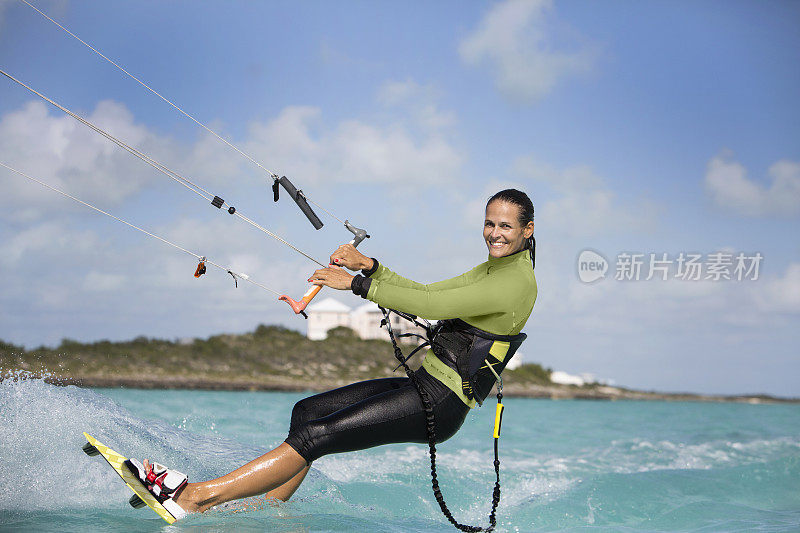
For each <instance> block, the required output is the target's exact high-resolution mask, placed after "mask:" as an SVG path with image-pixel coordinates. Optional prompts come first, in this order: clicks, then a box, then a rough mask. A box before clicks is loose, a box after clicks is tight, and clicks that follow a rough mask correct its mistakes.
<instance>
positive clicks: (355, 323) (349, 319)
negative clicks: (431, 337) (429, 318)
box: [306, 298, 424, 342]
mask: <svg viewBox="0 0 800 533" xmlns="http://www.w3.org/2000/svg"><path fill="white" fill-rule="evenodd" d="M306 313H307V314H308V332H307V334H306V336H307V337H308V338H309V339H311V340H321V339H324V338H326V337H327V336H328V331H329V330H331V329H333V328H335V327H339V326H345V327H348V328H350V329H352V330H353V331H355V332H356V335H358V336H359V337H360V338H362V339H384V340H389V334H388V333H387V331H386V328H382V327H380V325H381V320H383V313H381V310H380V309H378V305H377V304H374V303H372V302H368V303H365V304H363V305H360V306H358V307H356V308H355V309H350V308H349V307H348V306H346V305H345V304H343V303H341V302H339V301H338V300H334V299H333V298H326V299H324V300H322V301H321V302H317V303H315V304H312V305H309V306H308V308H307V309H306ZM391 324H392V330H393V331H394V332H395V334H398V333H419V334H423V333H424V331H423V330H422V328H419V327H417V326H415V325H414V324H412V323H411V322H409V321H407V320H405V319H403V318H400V317H399V316H397V315H391ZM400 340H402V339H400ZM416 341H417V338H416V337H412V338H411V340H409V341H407V342H416Z"/></svg>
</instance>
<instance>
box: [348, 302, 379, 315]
mask: <svg viewBox="0 0 800 533" xmlns="http://www.w3.org/2000/svg"><path fill="white" fill-rule="evenodd" d="M380 312H381V310H380V309H378V304H376V303H373V302H367V303H365V304H362V305H359V306H358V307H356V308H355V309H353V314H354V315H355V314H359V315H360V314H362V313H380Z"/></svg>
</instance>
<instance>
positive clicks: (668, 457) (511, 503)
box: [0, 379, 800, 532]
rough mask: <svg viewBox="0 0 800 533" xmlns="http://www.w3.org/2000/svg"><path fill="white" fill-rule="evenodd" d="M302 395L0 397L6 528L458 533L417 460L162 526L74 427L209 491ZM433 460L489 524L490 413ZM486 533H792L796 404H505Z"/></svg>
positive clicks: (478, 416) (67, 391) (380, 457)
mask: <svg viewBox="0 0 800 533" xmlns="http://www.w3.org/2000/svg"><path fill="white" fill-rule="evenodd" d="M302 396H303V395H302V394H288V393H265V392H207V391H142V390H125V389H81V388H77V387H74V386H69V387H58V386H54V385H49V384H47V383H44V382H42V381H41V380H38V379H21V380H16V381H14V380H5V381H3V382H2V383H0V530H2V531H58V532H68V531H75V532H78V531H80V532H87V531H112V532H113V531H120V532H121V531H159V530H160V531H174V532H178V531H213V532H217V531H283V532H294V531H297V532H307V531H308V532H311V531H315V532H316V531H342V532H345V531H347V532H349V531H381V532H389V531H393V532H394V531H396V532H401V531H402V532H405V531H414V532H429V531H455V529H454V528H452V526H450V525H449V524H448V523H447V522H446V521H445V519H444V517H442V515H441V514H440V511H439V509H438V506H437V504H436V502H435V500H434V498H433V495H432V493H431V489H430V478H429V468H428V458H427V447H426V446H422V445H392V446H385V447H380V448H375V449H372V450H367V451H363V452H356V453H350V454H341V455H334V456H329V457H324V458H322V459H320V460H319V461H317V462H315V463H314V465H313V467H312V470H311V473H310V474H309V476H308V478H307V479H306V481H305V483H304V484H303V486H302V487H301V488H300V489H299V490H298V492H297V493H296V494H295V497H294V498H293V500H292V501H290V502H288V503H285V504H280V505H276V504H269V503H267V502H265V501H264V500H263V499H257V498H251V499H248V500H243V501H241V502H237V503H233V504H228V505H225V506H222V508H218V509H215V510H212V511H210V512H208V513H205V514H203V515H192V516H190V517H189V518H187V519H185V520H183V521H180V522H177V523H176V524H174V525H173V526H168V525H167V524H166V522H163V521H162V520H161V519H160V518H158V517H157V516H156V515H155V514H154V513H152V512H151V511H149V510H148V509H146V508H145V509H141V510H136V509H133V508H132V507H130V506H129V505H128V503H127V501H128V498H129V496H130V491H129V490H128V488H127V487H125V486H124V484H123V483H122V482H121V481H120V480H119V478H118V477H117V475H116V474H115V473H114V472H113V471H112V470H111V469H110V468H109V467H108V465H107V464H106V463H105V462H103V461H102V459H101V458H99V457H93V458H90V457H88V456H86V455H85V454H84V453H83V452H82V451H81V446H82V445H83V443H84V438H83V436H82V432H83V431H87V432H89V433H91V434H93V435H94V436H96V437H97V438H98V439H99V440H100V441H101V442H103V443H105V444H107V445H109V446H111V447H112V448H114V449H115V450H117V451H119V452H120V453H123V454H125V455H128V456H133V457H139V458H142V457H145V456H146V457H150V458H152V459H155V460H158V461H160V462H163V463H165V464H167V465H170V466H172V467H175V468H177V469H179V470H182V471H184V472H186V473H187V474H189V477H190V479H191V480H201V479H207V478H210V477H216V476H218V475H220V474H222V473H225V472H228V471H229V470H231V469H233V468H235V467H238V466H240V465H241V464H243V463H244V462H246V461H248V460H250V459H252V458H254V457H256V456H258V455H260V454H261V453H263V452H264V451H266V450H267V449H269V448H271V447H273V446H276V445H277V444H279V443H280V442H282V441H283V439H284V437H285V435H286V430H287V428H288V420H289V414H290V412H291V408H292V405H293V404H294V402H295V401H297V400H298V399H300V398H301V397H302ZM492 403H493V402H489V403H487V405H486V406H484V407H483V408H481V409H477V410H475V411H474V412H473V413H472V414H471V415H470V416H469V417H468V418H467V421H466V423H465V425H464V427H463V428H462V429H461V431H460V432H459V433H458V434H457V435H456V436H455V437H453V438H452V439H451V440H449V441H448V442H446V443H444V444H442V445H441V446H440V447H439V450H440V454H439V465H440V466H439V473H440V482H441V484H442V489H443V493H444V495H445V499H446V500H447V503H448V504H449V506H450V508H451V510H452V511H453V512H454V514H455V515H456V517H457V518H458V519H459V520H460V521H462V522H467V523H472V524H479V525H485V524H486V523H487V518H486V515H487V513H488V510H489V507H490V503H491V490H492V487H493V468H492V460H493V456H492V439H491V428H492V424H493V416H494V413H493V411H494V405H493V404H492ZM506 408H507V409H506V413H505V416H504V421H503V436H502V438H501V462H502V470H501V474H502V502H501V504H500V507H499V509H498V528H497V530H498V531H578V530H580V531H625V532H636V531H703V532H706V531H707V532H717V531H800V405H744V404H711V403H709V404H706V403H688V402H687V403H666V402H591V401H549V400H527V399H513V398H512V399H508V400H507V401H506Z"/></svg>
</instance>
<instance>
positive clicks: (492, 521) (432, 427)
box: [378, 306, 503, 533]
mask: <svg viewBox="0 0 800 533" xmlns="http://www.w3.org/2000/svg"><path fill="white" fill-rule="evenodd" d="M378 308H379V309H380V310H381V313H383V320H381V326H386V331H387V332H388V333H389V338H390V339H391V341H392V347H393V348H394V356H395V358H397V360H398V361H400V365H399V366H398V367H397V368H399V367H400V366H402V367H403V370H405V371H406V375H407V376H408V378H409V379H410V380H411V382H412V383H413V384H414V387H415V388H416V389H417V392H418V393H419V396H420V399H421V400H422V406H423V408H424V409H425V427H426V430H427V433H428V449H429V452H430V457H431V487H432V489H433V496H434V498H436V502H437V503H438V504H439V508H440V509H441V510H442V514H443V515H444V516H445V518H447V520H448V521H449V522H450V523H451V524H453V526H455V527H456V528H457V529H459V530H460V531H465V532H468V533H475V532H478V531H486V532H489V531H493V530H494V528H495V526H496V525H497V506H498V505H499V504H500V456H499V440H500V425H501V422H502V418H503V403H502V401H503V380H502V379H500V375H499V374H498V373H497V372H495V370H494V369H493V368H492V367H491V365H488V366H489V368H490V369H491V370H492V373H493V374H494V375H495V377H497V380H498V381H497V411H496V414H495V421H494V472H495V476H496V481H495V484H494V490H493V491H492V510H491V512H490V513H489V527H481V526H471V525H468V524H462V523H460V522H459V521H458V520H456V519H455V517H454V516H453V513H452V512H450V509H449V508H448V507H447V504H446V503H445V501H444V496H443V495H442V490H441V488H440V487H439V479H438V476H437V473H436V421H435V417H434V414H433V407H432V405H431V401H430V398H429V397H428V393H427V392H426V391H425V389H423V388H422V385H421V384H420V383H419V381H418V380H417V376H416V374H415V373H414V371H413V370H411V368H410V367H409V366H408V363H407V361H408V360H409V359H410V358H411V356H412V355H414V354H415V353H416V352H417V351H419V350H420V349H421V348H422V347H424V346H433V342H434V340H435V338H436V334H437V333H438V327H436V326H431V325H430V324H429V323H427V321H426V324H421V323H420V322H418V321H417V320H416V318H417V317H415V316H413V315H409V314H407V313H403V312H400V311H396V310H394V309H389V310H387V309H385V308H383V307H381V306H378ZM389 313H395V314H397V315H398V316H401V317H403V318H405V319H406V320H409V321H411V322H413V323H414V324H416V325H417V326H420V327H422V328H424V329H425V332H426V335H427V339H425V341H426V342H425V343H423V344H422V345H420V346H418V347H417V348H416V349H415V350H414V351H413V352H411V355H409V356H408V357H405V356H404V355H403V351H402V350H401V349H400V347H399V346H398V345H397V339H396V338H395V337H409V336H415V337H420V338H422V336H421V335H417V334H409V333H401V334H399V335H397V336H395V333H394V331H392V323H391V320H389ZM395 370H396V369H395Z"/></svg>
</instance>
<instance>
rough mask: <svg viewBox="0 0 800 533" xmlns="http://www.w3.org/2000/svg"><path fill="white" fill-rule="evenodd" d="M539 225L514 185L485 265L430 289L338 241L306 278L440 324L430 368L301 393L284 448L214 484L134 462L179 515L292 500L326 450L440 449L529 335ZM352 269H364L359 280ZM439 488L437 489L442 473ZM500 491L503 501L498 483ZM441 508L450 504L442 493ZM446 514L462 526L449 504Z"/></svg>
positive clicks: (487, 234) (490, 208) (503, 194)
mask: <svg viewBox="0 0 800 533" xmlns="http://www.w3.org/2000/svg"><path fill="white" fill-rule="evenodd" d="M533 227H534V223H533V204H532V202H531V200H530V199H529V198H528V196H527V195H526V194H525V193H524V192H521V191H518V190H515V189H506V190H503V191H500V192H498V193H497V194H495V195H494V196H492V197H491V198H490V199H489V201H488V202H487V204H486V211H485V220H484V225H483V239H484V241H485V244H486V246H487V248H488V250H489V257H488V260H487V261H486V262H484V263H481V264H480V265H478V266H476V267H475V268H473V269H472V270H470V271H468V272H466V273H464V274H461V275H460V276H457V277H455V278H452V279H449V280H445V281H440V282H437V283H432V284H429V285H423V284H420V283H416V282H414V281H411V280H408V279H406V278H403V277H401V276H399V275H398V274H395V273H394V272H392V271H391V270H389V269H388V268H387V267H386V266H384V265H383V264H381V263H379V262H378V261H377V260H376V259H372V258H369V257H367V256H365V255H363V254H361V253H360V252H359V251H358V250H357V249H356V248H355V247H354V246H352V245H350V244H346V245H342V246H339V248H337V249H336V251H334V252H333V254H331V256H330V261H331V264H332V265H334V266H330V267H327V268H321V269H319V270H317V271H316V272H314V274H313V275H312V276H311V278H310V280H309V281H311V282H312V283H313V284H315V285H321V286H327V287H330V288H332V289H337V290H351V291H352V292H353V293H355V294H356V295H359V296H361V297H363V298H366V299H368V300H370V301H373V302H375V303H377V304H378V305H380V306H381V307H389V308H392V309H396V310H398V311H402V312H406V313H410V314H414V315H418V316H420V317H424V318H428V319H439V320H440V322H439V323H438V324H437V326H436V328H435V334H434V338H432V339H429V340H430V342H431V348H430V349H429V350H428V352H427V354H426V356H425V358H424V362H423V364H422V366H421V367H420V368H419V369H418V370H417V371H415V372H414V371H410V370H409V377H408V378H385V379H375V380H370V381H362V382H359V383H354V384H352V385H348V386H345V387H342V388H339V389H336V390H332V391H328V392H324V393H322V394H317V395H315V396H311V397H309V398H306V399H303V400H300V401H299V402H297V404H296V405H295V406H294V409H293V411H292V416H291V423H290V427H289V436H288V437H287V438H286V440H285V441H284V442H283V443H282V444H280V445H279V446H278V447H277V448H275V449H273V450H270V451H269V452H267V453H265V454H264V455H262V456H261V457H258V458H256V459H254V460H252V461H250V462H249V463H247V464H245V465H244V466H242V467H240V468H238V469H236V470H234V471H233V472H230V473H228V474H226V475H224V476H221V477H219V478H217V479H212V480H209V481H203V482H197V483H188V480H187V478H186V476H185V475H183V474H181V473H179V472H177V471H173V470H171V469H167V468H165V467H164V466H162V465H160V464H157V463H156V464H152V463H150V462H149V461H148V460H144V461H143V463H139V462H138V461H136V460H131V463H132V464H133V465H134V469H135V470H137V471H138V472H137V473H138V474H139V477H140V479H141V480H142V482H143V483H144V484H145V485H146V486H147V487H148V489H149V490H150V491H151V492H152V493H153V494H154V495H156V496H157V497H158V499H159V500H161V501H162V503H163V505H164V506H165V507H166V508H167V509H168V510H170V512H172V513H173V515H176V518H179V517H181V516H184V515H185V514H187V513H191V512H202V511H205V510H206V509H209V508H210V507H213V506H215V505H218V504H221V503H224V502H227V501H230V500H235V499H240V498H246V497H249V496H256V495H261V494H265V495H266V497H267V498H275V499H278V500H284V501H285V500H288V499H289V498H290V497H291V496H292V494H293V493H294V492H295V491H296V490H297V488H298V487H299V486H300V484H301V483H302V481H303V479H304V478H305V476H306V474H307V473H308V470H309V468H310V466H311V464H312V463H313V461H315V460H316V459H319V458H320V457H323V456H325V455H328V454H332V453H341V452H351V451H356V450H363V449H366V448H371V447H374V446H379V445H382V444H389V443H400V442H413V443H426V442H429V444H430V445H431V447H432V451H433V450H434V448H433V445H434V444H435V443H439V442H442V441H445V440H447V439H449V438H450V437H452V436H453V435H454V434H455V433H456V432H457V431H458V429H459V428H460V427H461V425H462V423H463V422H464V419H465V417H466V415H467V413H468V412H469V410H470V408H472V407H474V406H475V405H476V404H477V403H481V402H482V401H483V400H484V399H485V398H486V396H487V395H488V394H489V392H490V391H491V388H492V387H493V385H494V384H495V381H496V380H497V379H499V374H500V372H502V370H503V368H504V367H505V366H506V364H507V363H508V360H509V359H510V358H511V357H512V356H513V354H514V352H515V351H516V349H517V348H518V347H519V345H520V344H521V343H522V341H523V340H524V338H525V335H524V334H521V333H520V331H521V330H522V328H523V327H524V326H525V323H526V322H527V320H528V318H529V316H530V314H531V311H532V309H533V305H534V302H535V300H536V294H537V287H536V278H535V276H534V272H533V266H534V264H535V240H534V238H533ZM341 267H344V268H341ZM345 268H346V269H349V270H351V271H359V270H360V271H361V273H360V274H357V275H355V276H353V275H350V274H348V273H347V272H346V271H345V270H344V269H345ZM406 368H407V367H406ZM429 409H430V411H429ZM428 411H429V412H428ZM431 420H432V421H433V423H432V424H431ZM431 426H432V428H431ZM431 429H433V431H435V435H432V434H431V433H432V431H431ZM498 465H499V463H496V465H495V466H496V467H498ZM498 480H499V476H498ZM434 490H435V491H436V492H438V484H437V483H436V481H435V476H434ZM495 492H496V494H495V500H499V481H498V486H497V487H496V490H495ZM440 497H441V493H440V492H439V494H437V500H439V499H440ZM440 505H442V506H443V509H442V510H443V511H445V510H446V506H444V505H443V500H442V501H441V502H440ZM494 506H495V507H496V501H495V502H494ZM445 514H446V515H447V516H448V519H450V521H451V522H452V523H453V524H454V525H456V526H457V527H458V526H462V525H461V524H457V522H456V521H455V519H453V518H452V515H450V514H449V511H446V512H445ZM492 522H494V509H493V511H492ZM493 526H494V523H492V527H493ZM461 528H467V529H464V530H466V531H480V530H481V528H476V527H474V526H462V527H461ZM489 529H491V528H489Z"/></svg>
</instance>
